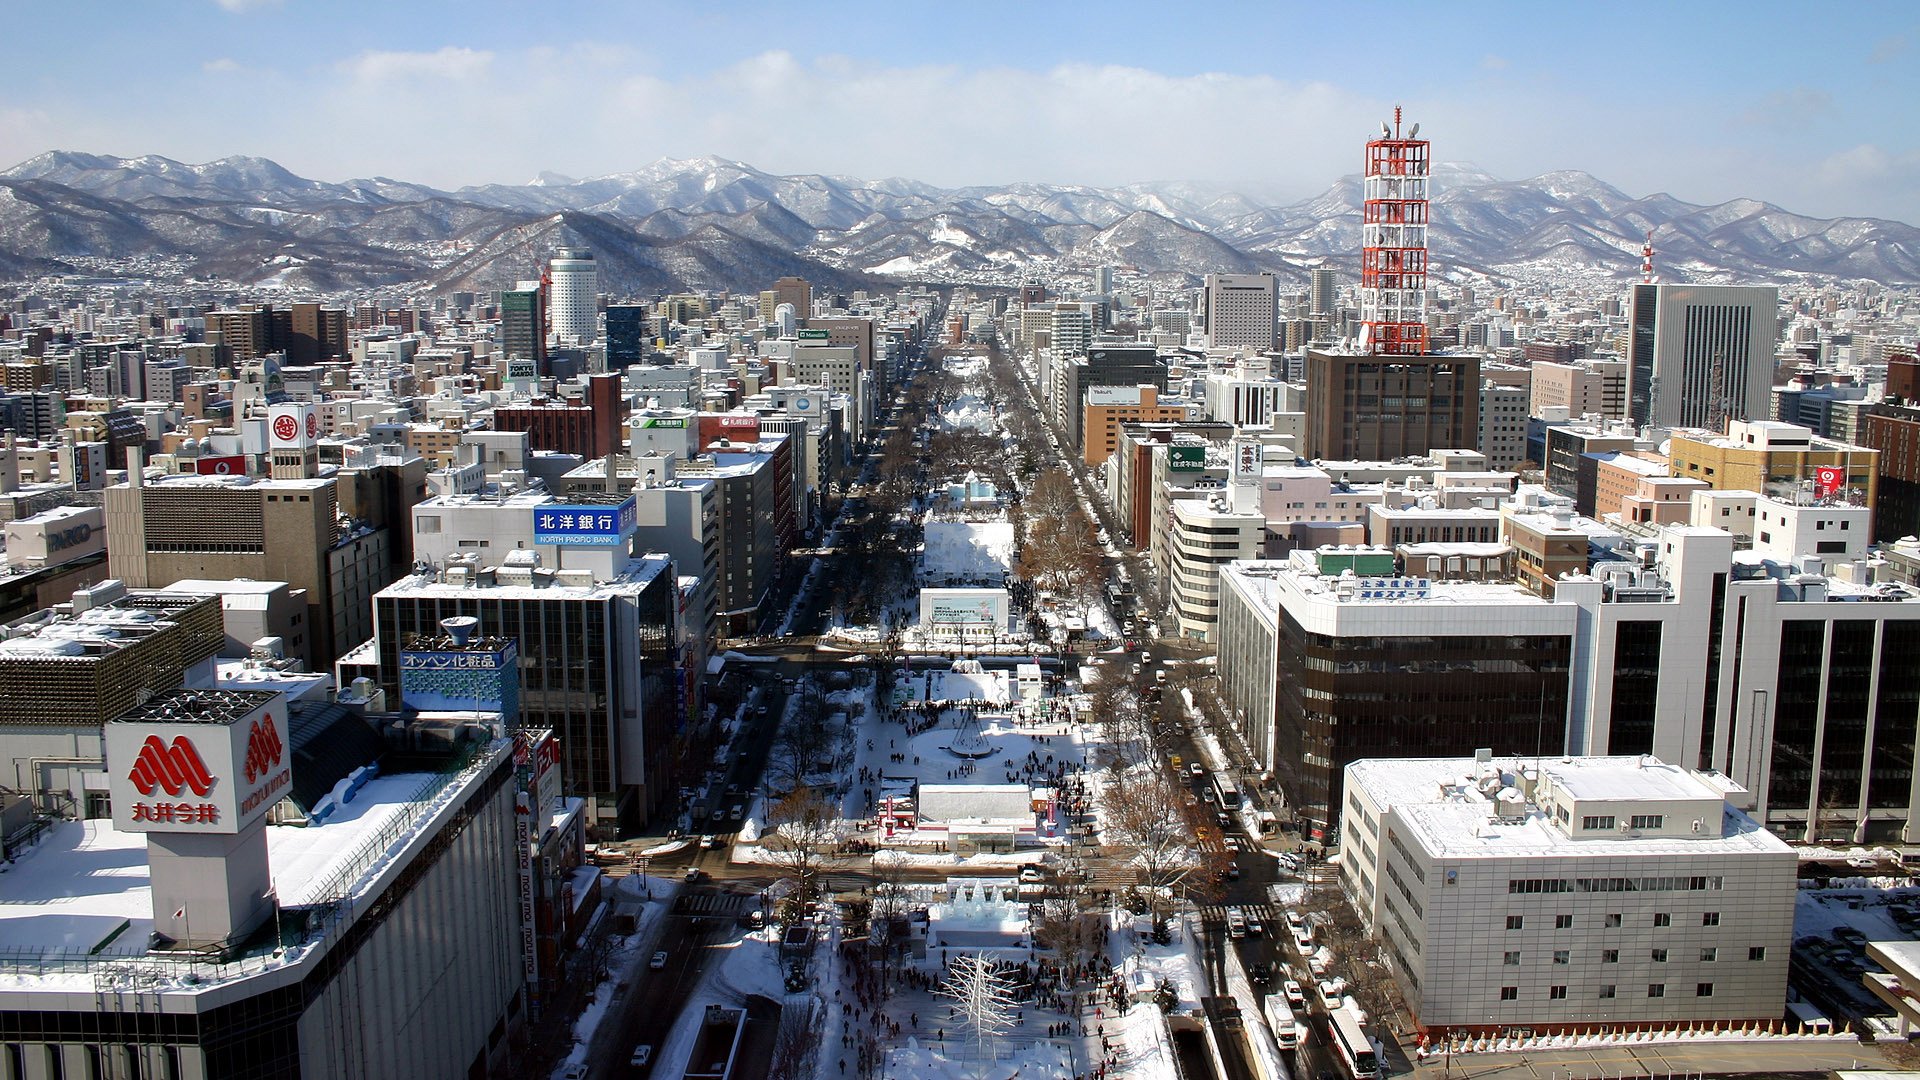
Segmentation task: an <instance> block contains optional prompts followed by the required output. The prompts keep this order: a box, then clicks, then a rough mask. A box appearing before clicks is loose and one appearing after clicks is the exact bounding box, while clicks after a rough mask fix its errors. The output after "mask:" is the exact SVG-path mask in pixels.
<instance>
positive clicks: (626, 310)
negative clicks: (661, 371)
mask: <svg viewBox="0 0 1920 1080" xmlns="http://www.w3.org/2000/svg"><path fill="white" fill-rule="evenodd" d="M652 344H653V313H652V309H651V308H648V307H647V306H646V305H644V304H608V305H607V370H608V371H620V370H622V369H624V368H628V367H632V366H633V365H635V364H638V363H640V362H641V361H642V360H645V359H646V356H647V351H648V349H649V348H650V347H651V346H652Z"/></svg>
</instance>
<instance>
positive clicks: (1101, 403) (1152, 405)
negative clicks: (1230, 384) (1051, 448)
mask: <svg viewBox="0 0 1920 1080" xmlns="http://www.w3.org/2000/svg"><path fill="white" fill-rule="evenodd" d="M1086 403H1087V405H1086V410H1085V417H1084V419H1083V420H1082V422H1081V431H1082V433H1083V440H1082V441H1083V442H1085V444H1086V449H1085V451H1084V452H1083V454H1082V460H1084V461H1085V462H1086V463H1087V467H1088V468H1090V469H1091V468H1095V467H1097V466H1100V465H1104V464H1106V461H1107V458H1109V457H1111V456H1113V452H1114V450H1115V448H1116V447H1118V445H1119V440H1120V425H1122V424H1140V423H1157V422H1168V423H1171V422H1176V421H1181V420H1186V419H1189V418H1190V413H1191V412H1192V409H1191V407H1190V406H1189V405H1188V404H1187V403H1186V402H1184V401H1178V400H1174V401H1161V400H1160V391H1159V390H1157V389H1155V388H1154V386H1153V385H1152V384H1151V383H1149V384H1147V385H1144V386H1090V387H1088V388H1087V390H1086Z"/></svg>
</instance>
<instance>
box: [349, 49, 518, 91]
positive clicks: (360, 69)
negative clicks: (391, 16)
mask: <svg viewBox="0 0 1920 1080" xmlns="http://www.w3.org/2000/svg"><path fill="white" fill-rule="evenodd" d="M341 66H342V67H343V68H344V69H345V70H346V72H347V74H348V75H349V76H351V77H352V78H354V79H357V80H359V81H361V82H367V83H387V82H394V81H399V80H409V79H429V80H439V81H445V82H466V81H472V80H475V79H479V78H482V77H484V76H485V75H487V74H488V71H489V69H490V68H491V67H492V66H493V53H491V52H488V51H486V50H482V49H468V48H463V47H460V46H456V45H448V46H445V47H443V48H439V49H435V50H434V51H433V52H379V51H375V52H364V53H361V54H360V55H358V56H355V57H352V58H350V59H348V60H346V61H344V62H343V63H342V65H341Z"/></svg>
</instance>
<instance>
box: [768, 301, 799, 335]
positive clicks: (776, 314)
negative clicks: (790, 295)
mask: <svg viewBox="0 0 1920 1080" xmlns="http://www.w3.org/2000/svg"><path fill="white" fill-rule="evenodd" d="M773 321H774V324H775V325H776V326H778V327H779V328H780V332H779V333H778V334H776V335H775V336H776V337H783V338H790V337H798V336H799V335H800V320H799V319H798V318H796V317H795V316H794V313H793V305H792V304H781V305H780V306H778V307H776V308H774V309H773Z"/></svg>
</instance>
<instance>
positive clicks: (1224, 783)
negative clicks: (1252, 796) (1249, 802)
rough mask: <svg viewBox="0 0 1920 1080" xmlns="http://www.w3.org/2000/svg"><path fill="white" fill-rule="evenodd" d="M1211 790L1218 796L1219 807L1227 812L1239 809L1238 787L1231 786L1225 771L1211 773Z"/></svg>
mask: <svg viewBox="0 0 1920 1080" xmlns="http://www.w3.org/2000/svg"><path fill="white" fill-rule="evenodd" d="M1213 792H1214V794H1216V795H1218V796H1220V809H1222V810H1225V811H1226V812H1227V813H1229V814H1231V813H1233V812H1234V811H1236V810H1238V809H1240V789H1239V788H1236V787H1234V786H1233V781H1232V780H1230V779H1228V778H1227V775H1226V774H1225V773H1214V774H1213Z"/></svg>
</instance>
